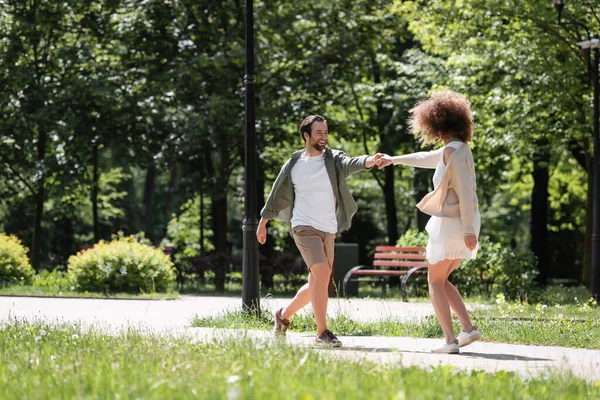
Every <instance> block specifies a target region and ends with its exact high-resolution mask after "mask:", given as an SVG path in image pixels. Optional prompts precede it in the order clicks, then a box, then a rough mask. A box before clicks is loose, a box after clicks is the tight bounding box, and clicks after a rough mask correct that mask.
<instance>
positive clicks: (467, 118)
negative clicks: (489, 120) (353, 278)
mask: <svg viewBox="0 0 600 400" xmlns="http://www.w3.org/2000/svg"><path fill="white" fill-rule="evenodd" d="M409 123H410V127H411V129H412V130H413V132H416V133H418V134H419V137H420V139H421V140H422V141H423V142H425V143H428V144H438V143H440V144H443V145H444V146H443V147H442V148H440V149H438V150H434V151H430V152H418V153H414V154H407V155H402V156H395V157H392V156H389V155H385V156H384V157H382V158H381V159H379V161H378V162H377V165H378V166H379V167H380V168H383V167H386V166H388V165H391V164H394V165H396V164H403V165H409V166H413V167H419V168H431V169H435V173H434V175H433V186H434V191H433V192H431V193H429V194H427V195H426V196H425V197H424V198H423V200H421V201H420V202H419V204H417V207H418V208H419V209H420V210H421V211H423V212H424V213H426V214H429V215H431V218H430V219H429V222H428V223H427V226H426V227H425V229H426V231H427V233H428V234H429V241H428V243H427V250H426V255H427V261H428V263H429V267H428V273H427V280H428V283H429V294H430V296H431V302H432V304H433V308H434V310H435V314H436V316H437V318H438V320H439V321H440V325H441V327H442V330H443V332H444V338H445V340H446V342H445V344H444V345H443V346H441V347H439V348H435V349H432V350H431V351H432V352H434V353H451V354H455V353H458V352H459V351H460V350H459V348H460V347H463V346H466V345H469V344H471V343H473V342H474V341H476V340H479V338H480V337H481V335H480V333H479V331H478V330H477V328H476V327H475V326H474V325H473V323H472V322H471V319H470V317H469V314H468V312H467V308H466V306H465V303H464V301H463V299H462V297H461V296H460V293H459V292H458V290H457V289H456V287H454V285H453V284H452V283H450V281H449V280H448V278H449V277H450V274H451V273H452V272H453V271H454V270H455V269H456V268H457V267H458V266H459V264H460V263H461V261H462V260H464V259H474V258H475V257H476V255H477V247H478V236H479V230H480V227H481V217H480V215H479V209H478V200H477V194H476V187H477V185H476V180H475V168H474V161H473V154H472V153H471V149H470V148H469V145H468V144H467V143H468V142H470V141H471V139H472V138H473V118H472V115H471V106H470V103H469V101H468V100H467V98H466V97H465V96H463V95H461V94H459V93H456V92H451V91H438V92H434V93H433V94H432V95H431V97H429V98H428V99H425V100H422V101H420V102H419V103H417V105H416V106H415V107H414V108H413V109H412V110H411V117H410V120H409ZM450 308H452V310H453V311H454V313H455V314H456V316H457V317H458V320H459V321H460V325H461V332H460V334H459V335H458V339H457V338H456V336H455V333H454V328H453V326H452V319H451V315H450Z"/></svg>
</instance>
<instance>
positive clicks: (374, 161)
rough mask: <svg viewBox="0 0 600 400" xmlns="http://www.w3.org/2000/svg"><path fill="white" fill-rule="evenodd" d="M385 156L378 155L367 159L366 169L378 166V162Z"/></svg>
mask: <svg viewBox="0 0 600 400" xmlns="http://www.w3.org/2000/svg"><path fill="white" fill-rule="evenodd" d="M384 155H385V154H383V153H377V154H375V155H374V156H370V157H367V159H366V160H365V168H367V169H369V168H371V167H373V166H375V165H377V161H378V160H379V159H380V158H381V157H383V156H384Z"/></svg>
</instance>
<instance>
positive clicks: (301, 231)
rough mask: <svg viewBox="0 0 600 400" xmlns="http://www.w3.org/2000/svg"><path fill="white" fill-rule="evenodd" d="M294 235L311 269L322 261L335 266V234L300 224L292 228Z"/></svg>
mask: <svg viewBox="0 0 600 400" xmlns="http://www.w3.org/2000/svg"><path fill="white" fill-rule="evenodd" d="M292 236H293V237H294V242H296V247H298V250H300V254H301V255H302V259H304V262H305V263H306V265H307V266H308V269H309V270H310V267H311V266H313V265H315V264H320V263H328V264H329V267H330V268H331V267H332V266H333V254H334V242H335V235H334V234H332V233H326V232H323V231H320V230H318V229H315V228H313V227H310V226H304V225H300V226H296V227H295V228H292Z"/></svg>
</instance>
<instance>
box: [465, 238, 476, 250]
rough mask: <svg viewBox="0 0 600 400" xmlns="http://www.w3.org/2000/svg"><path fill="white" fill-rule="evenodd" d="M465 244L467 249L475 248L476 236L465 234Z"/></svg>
mask: <svg viewBox="0 0 600 400" xmlns="http://www.w3.org/2000/svg"><path fill="white" fill-rule="evenodd" d="M465 245H466V246H467V249H469V250H471V251H472V250H475V248H476V247H477V236H475V235H466V236H465Z"/></svg>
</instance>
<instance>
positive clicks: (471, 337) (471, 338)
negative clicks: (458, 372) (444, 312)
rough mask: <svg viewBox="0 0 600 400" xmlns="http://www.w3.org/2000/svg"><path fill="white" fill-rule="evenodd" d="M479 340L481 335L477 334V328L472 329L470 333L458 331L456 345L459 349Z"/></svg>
mask: <svg viewBox="0 0 600 400" xmlns="http://www.w3.org/2000/svg"><path fill="white" fill-rule="evenodd" d="M480 338H481V333H479V331H478V330H477V328H475V329H473V330H472V331H471V332H465V331H460V333H459V334H458V345H459V346H460V347H464V346H468V345H470V344H471V343H473V342H475V341H477V340H479V339H480Z"/></svg>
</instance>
